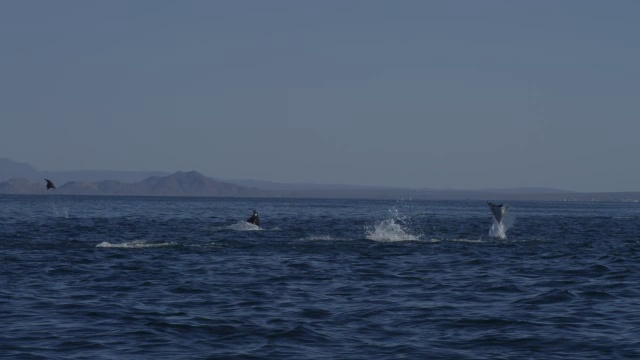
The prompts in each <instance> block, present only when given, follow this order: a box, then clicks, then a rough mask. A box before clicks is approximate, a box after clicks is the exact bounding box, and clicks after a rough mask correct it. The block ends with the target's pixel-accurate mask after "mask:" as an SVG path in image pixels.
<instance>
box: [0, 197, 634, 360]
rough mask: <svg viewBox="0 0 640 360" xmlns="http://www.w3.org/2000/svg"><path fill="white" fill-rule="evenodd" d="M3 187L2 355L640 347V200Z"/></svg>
mask: <svg viewBox="0 0 640 360" xmlns="http://www.w3.org/2000/svg"><path fill="white" fill-rule="evenodd" d="M488 200H491V199H488ZM0 203H1V206H0V357H5V358H16V359H235V358H238V359H307V358H308V359H515V358H528V359H638V358H640V336H639V334H640V204H638V203H571V202H513V203H511V204H510V205H511V206H512V207H511V210H510V212H509V214H508V216H509V217H510V221H509V222H508V224H509V225H510V227H509V228H508V230H507V232H506V235H507V237H506V238H505V239H499V238H493V237H489V230H490V228H491V226H492V218H491V213H490V211H489V208H488V207H487V204H486V202H482V201H415V200H413V201H412V200H409V199H407V200H398V201H382V200H312V199H262V198H260V199H246V198H243V199H233V198H163V197H83V196H57V195H53V194H50V195H47V196H18V195H4V196H0ZM253 209H256V210H258V212H259V214H260V220H261V225H262V227H261V228H258V227H256V226H254V225H252V224H248V223H246V222H245V221H244V220H246V219H247V218H248V217H249V216H250V215H251V212H252V210H253Z"/></svg>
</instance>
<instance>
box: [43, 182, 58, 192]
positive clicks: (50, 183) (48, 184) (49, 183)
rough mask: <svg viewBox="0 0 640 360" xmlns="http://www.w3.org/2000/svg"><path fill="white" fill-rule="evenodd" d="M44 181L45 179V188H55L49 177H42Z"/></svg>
mask: <svg viewBox="0 0 640 360" xmlns="http://www.w3.org/2000/svg"><path fill="white" fill-rule="evenodd" d="M44 181H46V182H47V190H49V189H55V188H56V186H55V185H53V181H51V180H49V179H44Z"/></svg>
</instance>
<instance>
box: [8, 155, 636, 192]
mask: <svg viewBox="0 0 640 360" xmlns="http://www.w3.org/2000/svg"><path fill="white" fill-rule="evenodd" d="M44 178H48V179H51V180H52V181H53V182H54V183H55V184H56V187H57V188H56V189H55V190H50V191H49V193H53V194H64V195H123V196H126V195H130V196H133V195H135V196H205V197H300V198H303V197H304V198H345V199H346V198H352V199H357V198H360V199H416V200H418V199H428V200H492V201H512V200H531V201H634V202H638V201H640V192H624V193H622V192H612V193H578V192H570V191H566V190H559V189H550V188H514V189H482V190H448V189H447V190H438V189H408V188H393V187H380V186H358V185H341V184H330V185H323V184H286V183H277V182H269V181H260V180H248V179H244V180H220V179H214V178H210V177H207V176H205V175H203V174H201V173H199V172H197V171H189V172H182V171H178V172H176V173H173V174H170V173H167V172H158V171H156V172H136V171H99V170H95V171H39V170H36V169H34V168H33V167H32V166H31V165H29V164H26V163H20V162H16V161H13V160H11V159H8V158H0V194H45V193H47V190H46V189H45V181H44Z"/></svg>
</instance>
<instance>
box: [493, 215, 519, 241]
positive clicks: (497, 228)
mask: <svg viewBox="0 0 640 360" xmlns="http://www.w3.org/2000/svg"><path fill="white" fill-rule="evenodd" d="M515 221H516V218H515V216H513V215H511V214H507V215H506V216H505V217H504V218H503V219H502V222H500V223H498V222H497V221H496V219H493V224H492V225H491V229H489V236H491V237H495V238H498V239H506V238H507V230H509V228H510V227H511V226H513V224H514V223H515Z"/></svg>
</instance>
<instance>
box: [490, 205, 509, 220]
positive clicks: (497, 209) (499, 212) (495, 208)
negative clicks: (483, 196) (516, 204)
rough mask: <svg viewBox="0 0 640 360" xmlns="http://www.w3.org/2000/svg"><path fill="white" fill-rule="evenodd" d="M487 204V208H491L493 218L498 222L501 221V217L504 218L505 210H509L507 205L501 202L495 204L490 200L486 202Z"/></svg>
mask: <svg viewBox="0 0 640 360" xmlns="http://www.w3.org/2000/svg"><path fill="white" fill-rule="evenodd" d="M487 204H489V209H491V213H492V214H493V218H494V219H496V221H497V222H498V224H499V223H501V222H502V219H504V216H505V215H506V214H507V210H509V206H506V205H503V204H499V205H496V204H494V203H492V202H490V201H489V202H487Z"/></svg>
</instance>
